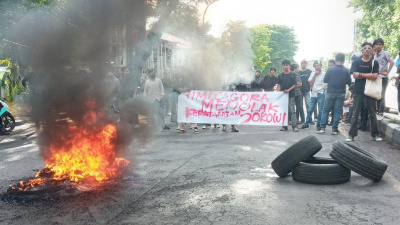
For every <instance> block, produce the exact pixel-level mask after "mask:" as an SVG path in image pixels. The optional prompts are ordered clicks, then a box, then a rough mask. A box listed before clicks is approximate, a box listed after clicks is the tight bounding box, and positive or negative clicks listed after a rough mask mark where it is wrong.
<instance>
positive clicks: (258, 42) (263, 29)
mask: <svg viewBox="0 0 400 225" xmlns="http://www.w3.org/2000/svg"><path fill="white" fill-rule="evenodd" d="M250 33H251V37H252V43H251V48H252V50H253V53H254V59H253V65H254V68H255V69H259V70H260V71H264V69H265V67H266V66H267V65H268V64H269V63H271V57H270V52H271V48H270V47H269V46H268V45H269V44H270V38H271V33H272V31H271V30H270V29H269V28H268V26H267V25H258V26H255V27H253V28H251V29H250Z"/></svg>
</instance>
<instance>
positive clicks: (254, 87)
mask: <svg viewBox="0 0 400 225" xmlns="http://www.w3.org/2000/svg"><path fill="white" fill-rule="evenodd" d="M261 82H262V79H261V72H260V70H256V75H255V77H254V80H253V81H252V82H251V84H250V90H251V91H254V92H259V91H262V90H261V89H262V83H261Z"/></svg>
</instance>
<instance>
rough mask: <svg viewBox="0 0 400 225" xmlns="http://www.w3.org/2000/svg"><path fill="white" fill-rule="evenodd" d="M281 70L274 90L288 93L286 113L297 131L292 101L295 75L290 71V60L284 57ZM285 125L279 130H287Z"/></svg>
mask: <svg viewBox="0 0 400 225" xmlns="http://www.w3.org/2000/svg"><path fill="white" fill-rule="evenodd" d="M282 70H283V72H282V73H281V74H279V76H278V81H277V83H278V88H277V89H276V91H281V90H283V92H284V93H286V94H289V110H288V114H289V115H291V116H290V117H291V118H289V119H290V120H291V121H292V128H293V131H294V132H298V131H299V129H298V128H297V121H296V111H295V108H294V107H295V101H294V96H295V95H294V94H295V93H294V88H295V87H296V84H297V81H296V75H295V74H294V73H292V72H290V61H289V60H287V59H285V60H283V61H282ZM287 130H288V128H287V126H283V127H282V128H281V131H287Z"/></svg>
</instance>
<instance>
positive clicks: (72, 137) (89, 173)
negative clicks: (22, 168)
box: [11, 101, 129, 191]
mask: <svg viewBox="0 0 400 225" xmlns="http://www.w3.org/2000/svg"><path fill="white" fill-rule="evenodd" d="M87 106H88V107H89V108H92V107H94V103H93V102H92V101H89V102H88V104H87ZM84 119H85V121H86V122H85V124H83V125H81V126H79V125H76V126H72V127H70V128H69V133H68V134H66V136H65V137H64V138H63V140H62V143H63V144H62V145H61V146H60V145H59V144H56V143H53V144H51V145H50V146H49V147H50V153H51V154H50V157H49V158H47V159H45V164H46V169H44V170H42V171H40V172H38V173H37V174H36V178H35V179H33V180H30V181H28V182H25V183H24V182H23V181H21V182H20V184H19V185H18V186H19V187H15V186H14V187H13V186H11V188H12V189H18V190H23V191H25V190H27V189H28V188H30V187H34V186H36V185H41V184H43V182H44V181H45V180H67V179H69V180H70V181H73V182H78V181H80V180H83V179H87V180H92V179H95V180H97V181H100V182H101V181H104V180H109V179H112V178H115V177H116V176H118V175H120V173H121V171H122V170H123V169H124V168H126V167H127V166H128V165H129V161H128V160H126V159H123V158H116V156H115V140H116V138H117V129H116V127H115V125H113V124H107V125H105V126H104V127H96V126H95V124H96V123H97V113H96V112H94V111H89V112H88V113H87V114H86V115H85V116H84ZM43 173H45V174H51V176H50V178H40V177H39V176H40V175H41V174H43Z"/></svg>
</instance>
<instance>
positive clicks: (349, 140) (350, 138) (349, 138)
mask: <svg viewBox="0 0 400 225" xmlns="http://www.w3.org/2000/svg"><path fill="white" fill-rule="evenodd" d="M346 141H347V142H352V141H354V137H353V136H351V135H349V136H348V137H347V138H346Z"/></svg>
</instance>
